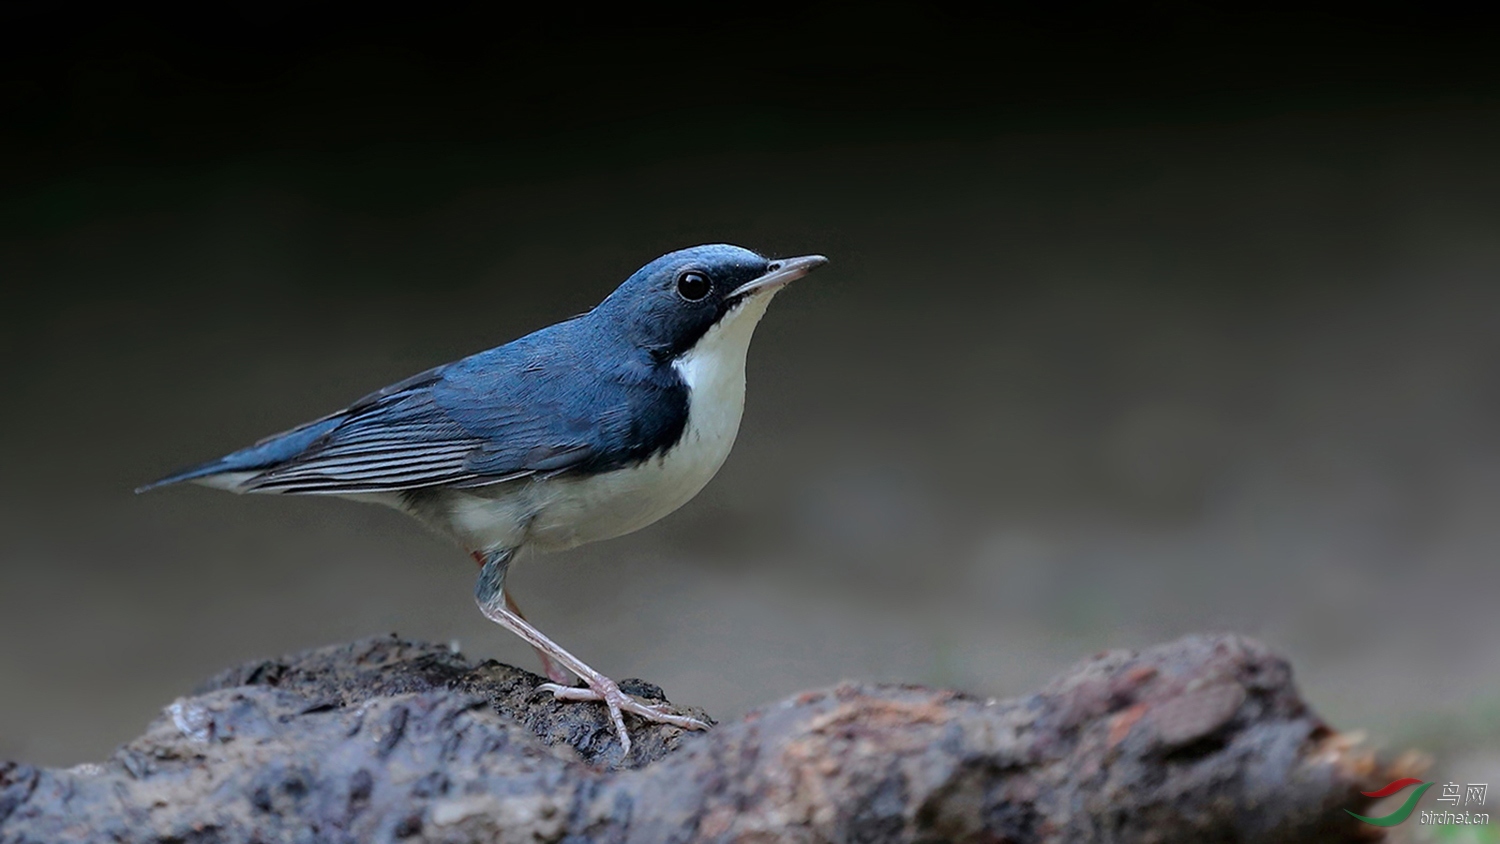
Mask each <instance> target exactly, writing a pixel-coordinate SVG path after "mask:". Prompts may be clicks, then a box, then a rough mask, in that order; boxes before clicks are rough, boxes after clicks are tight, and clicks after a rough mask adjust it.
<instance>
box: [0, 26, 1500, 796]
mask: <svg viewBox="0 0 1500 844" xmlns="http://www.w3.org/2000/svg"><path fill="white" fill-rule="evenodd" d="M0 15H3V19H0V47H3V49H4V56H3V58H0V67H3V72H4V77H3V84H0V97H3V100H0V103H3V109H4V111H3V113H4V120H3V136H0V144H3V146H0V278H3V279H4V288H3V291H4V292H3V297H4V299H3V310H0V325H3V333H0V342H3V343H4V346H3V350H4V353H5V359H6V360H7V361H8V362H9V367H8V369H9V371H10V373H11V374H10V376H9V378H8V379H7V390H6V392H7V394H8V397H7V399H6V401H5V403H4V408H5V409H4V411H3V413H0V461H3V462H0V469H3V472H0V758H19V759H24V760H27V761H34V762H42V763H47V764H71V763H76V762H80V761H84V760H87V759H97V758H101V757H102V756H104V755H106V754H107V753H108V752H109V751H110V749H111V748H112V747H113V746H114V745H116V744H117V743H119V742H121V741H123V740H125V739H126V738H129V737H130V736H132V735H134V734H135V733H137V732H138V731H139V730H140V729H141V728H142V727H143V726H144V724H145V723H146V722H147V721H148V720H149V719H151V718H152V717H153V716H154V715H155V713H157V712H158V711H159V709H160V707H161V706H163V705H164V704H166V703H167V702H169V701H170V700H171V699H172V698H173V697H174V696H175V695H177V694H181V693H183V692H185V691H186V690H187V689H189V688H190V687H191V686H192V684H193V683H194V682H195V681H196V680H197V679H199V678H201V677H203V676H206V675H207V674H209V673H212V672H214V671H215V670H218V669H220V668H222V667H225V666H228V665H230V664H232V663H235V662H237V661H240V660H245V659H250V658H254V657H261V656H267V655H272V654H276V653H279V652H285V651H289V650H294V649H300V648H306V647H311V646H316V645H321V644H326V643H331V642H335V641H339V640H341V639H347V638H350V637H355V636H362V635H368V634H372V633H382V632H386V631H392V630H394V631H399V632H400V633H401V634H403V635H408V636H413V637H418V638H423V639H431V640H438V641H448V640H458V641H459V642H460V643H461V644H462V647H463V649H464V651H465V652H466V653H467V654H469V655H471V656H479V657H491V656H493V657H496V658H499V659H502V660H506V661H511V662H516V663H517V664H520V665H523V666H527V667H531V665H532V662H531V656H530V654H529V652H528V651H527V649H526V648H525V647H524V646H523V645H522V644H521V643H520V642H519V640H515V639H514V638H513V637H511V636H509V635H508V634H505V633H504V632H503V631H500V630H498V629H496V628H494V627H493V626H492V625H490V624H488V623H487V622H486V621H484V619H483V618H481V617H480V615H479V613H478V612H477V611H476V610H475V608H474V606H473V604H472V599H471V597H470V595H471V585H472V578H473V574H474V571H473V564H472V563H471V562H470V561H469V560H468V559H467V558H466V557H465V556H464V555H463V554H462V553H461V552H460V551H458V550H457V549H455V548H451V547H448V546H447V545H445V544H444V543H443V542H442V541H441V540H439V539H437V538H435V537H432V536H430V535H428V534H426V533H424V532H423V531H422V530H421V529H420V528H419V527H418V526H417V525H416V524H415V523H413V522H410V521H408V520H406V519H405V518H404V517H402V516H400V515H398V514H396V513H393V512H388V511H385V510H382V509H377V508H369V507H360V506H358V505H354V504H350V503H347V502H341V501H332V500H320V499H306V498H285V499H283V498H274V497H263V498H262V497H255V498H243V499H242V498H235V497H232V496H228V495H225V494H222V493H218V492H213V491H209V490H203V489H198V488H184V489H170V490H165V491H162V492H160V493H156V494H152V495H149V496H142V497H135V496H132V495H131V494H130V489H131V488H132V487H133V486H135V485H136V484H138V483H140V482H143V481H145V480H149V479H151V478H153V477H156V476H157V475H159V474H161V473H163V472H165V471H167V470H169V469H172V468H175V467H177V466H179V465H181V464H185V463H190V462H195V461H197V460H200V459H205V458H208V457H212V456H215V455H218V454H220V453H223V452H225V451H228V450H230V449H233V448H235V447H238V446H240V445H243V444H245V443H247V442H249V441H251V440H254V439H256V438H258V437H260V436H262V435H264V434H267V433H270V432H274V431H278V430H281V429H283V428H286V427H288V426H290V425H292V424H295V423H297V422H300V421H303V420H305V419H308V418H312V417H315V416H318V415H321V414H323V413H325V412H328V411H330V410H333V409H336V408H337V407H339V406H340V405H342V404H344V403H345V402H347V401H349V400H351V399H353V398H355V397H357V396H359V395H361V394H363V393H364V392H366V391H368V390H371V389H373V388H376V387H379V386H381V385H383V384H385V383H387V382H390V381H393V380H396V379H398V378H401V377H403V376H405V375H408V374H410V373H412V372H415V371H418V370H420V369H423V368H426V367H428V366H431V365H433V364H436V363H440V362H442V361H446V360H449V359H452V358H455V357H458V356H461V355H463V354H466V353H468V352H472V351H476V350H478V349H482V348H486V347H489V346H493V345H497V344H499V343H501V342H504V341H506V340H509V339H511V338H514V337H516V336H518V335H520V334H523V333H525V332H527V331H530V330H533V329H535V328H538V327H540V326H542V325H545V324H547V323H550V322H554V321H556V320H558V319H561V318H564V317H567V316H569V315H572V314H574V313H578V312H580V311H582V310H585V309H587V308H588V307H590V306H591V305H592V304H593V303H594V302H596V301H597V300H598V299H599V298H601V297H602V296H603V295H604V294H606V293H607V292H608V291H609V290H610V289H612V288H613V286H614V285H615V284H616V283H618V282H619V281H620V280H621V279H623V278H624V277H625V276H626V275H627V274H629V273H630V272H631V271H633V270H634V269H635V268H636V267H637V266H638V265H640V264H641V263H643V262H645V261H646V260H649V259H650V258H652V257H654V256H656V255H657V254H659V253H661V252H664V251H667V250H669V249H673V248H678V247H682V246H686V245H690V244H694V243H700V242H706V241H729V242H733V243H738V244H741V245H744V246H749V247H752V248H756V249H759V250H762V251H766V252H769V253H774V254H778V255H790V254H799V253H803V252H810V251H817V252H823V253H825V254H827V255H829V256H831V257H832V259H833V263H832V264H831V265H830V266H829V267H828V268H826V269H825V270H823V271H820V272H819V273H818V274H817V275H815V276H812V277H810V278H808V279H807V280H806V281H805V282H802V283H799V284H798V285H796V286H795V287H794V288H792V289H791V290H789V291H788V292H787V293H786V294H784V295H783V296H781V297H779V298H778V300H777V302H776V304H775V306H774V307H773V308H772V311H771V313H770V314H769V315H768V317H767V319H766V321H765V322H764V323H763V324H762V327H761V329H760V332H759V334H758V339H757V340H756V343H755V348H754V350H753V351H752V353H751V361H750V372H749V380H750V398H749V402H748V408H747V413H746V419H745V423H744V427H743V429H742V431H741V435H740V440H739V443H738V445H737V446H736V449H735V452H734V454H733V455H732V456H731V458H730V460H729V462H728V464H727V465H726V466H725V467H724V469H723V471H722V472H721V473H720V475H719V477H718V479H717V480H715V481H714V483H712V484H711V485H710V486H709V488H708V489H707V490H706V491H705V492H704V493H703V494H702V495H700V496H699V497H698V498H697V499H696V500H695V501H693V502H692V503H691V504H689V505H688V506H687V507H685V508H684V509H683V510H682V511H680V512H679V513H677V514H675V515H673V516H672V517H670V518H668V519H667V520H665V521H663V522H662V523H660V524H659V525H656V526H654V527H652V528H649V529H647V530H645V531H642V532H641V533H639V534H636V535H633V536H630V537H627V538H622V539H619V540H616V541H613V542H609V543H605V544H600V545H595V546H590V547H586V548H583V549H579V550H578V551H575V552H572V553H569V554H566V555H560V556H556V557H543V558H538V559H535V560H533V561H531V562H530V563H528V564H527V565H525V566H523V567H522V568H521V569H520V570H519V571H518V572H517V574H516V575H515V581H514V586H515V589H516V593H517V595H518V597H519V599H520V601H521V603H522V605H523V606H525V607H526V608H527V610H528V613H529V614H530V615H531V616H532V617H533V619H534V620H535V621H537V622H538V623H539V624H541V626H542V627H543V629H545V630H547V631H548V632H549V633H551V634H552V635H553V636H554V637H555V638H556V639H558V640H559V641H561V642H563V643H564V644H565V645H566V646H569V647H570V648H571V649H572V650H574V651H575V652H576V653H578V654H579V655H581V656H582V657H584V658H585V659H587V660H588V661H590V662H591V663H592V664H593V665H595V666H596V667H598V668H600V669H601V670H603V671H605V672H606V673H608V674H610V675H612V676H615V677H628V676H642V677H646V678H649V679H651V680H653V681H656V682H659V683H661V684H662V685H663V686H664V687H665V688H666V689H667V690H668V692H669V693H670V694H671V695H672V696H673V697H674V699H678V700H681V701H684V702H691V703H696V704H702V705H704V706H706V707H707V708H708V709H709V710H710V711H711V712H713V713H715V714H716V715H717V716H720V717H730V716H733V715H736V714H738V713H740V712H742V711H744V710H746V709H747V708H749V707H751V706H754V705H756V704H758V703H761V702H765V701H769V700H772V699H775V698H777V697H778V696H781V695H785V694H787V693H789V692H792V691H794V690H798V689H802V688H805V687H809V686H817V685H822V684H827V683H831V682H833V681H835V680H837V679H840V678H844V677H853V678H860V679H871V680H892V681H910V682H919V683H935V684H943V685H952V686H958V687H961V688H965V689H969V690H972V691H975V692H979V693H983V694H999V695H1008V694H1016V693H1021V692H1024V691H1027V690H1029V689H1031V688H1033V687H1034V686H1035V685H1036V684H1038V683H1040V682H1042V681H1043V680H1044V679H1045V678H1046V677H1047V676H1049V675H1050V674H1052V673H1054V672H1056V671H1058V670H1060V669H1062V668H1064V667H1065V666H1066V665H1068V664H1069V663H1071V662H1073V661H1075V660H1077V659H1080V658H1082V657H1084V656H1087V655H1089V654H1091V653H1093V652H1096V651H1098V650H1100V649H1104V648H1109V647H1117V646H1132V647H1133V646H1143V645H1147V644H1150V643H1153V642H1157V641H1160V640H1163V639H1167V638H1171V637H1175V636H1178V635H1181V634H1183V633H1186V632H1190V631H1199V630H1222V629H1229V630H1236V631H1241V632H1245V633H1249V634H1252V635H1255V636H1258V637H1261V638H1263V639H1265V640H1266V641H1268V642H1269V643H1271V644H1272V645H1273V646H1274V647H1276V648H1278V649H1279V650H1281V651H1282V652H1284V653H1286V654H1288V655H1289V656H1290V657H1291V658H1292V659H1293V661H1294V664H1295V666H1296V668H1297V670H1298V672H1299V677H1300V680H1301V683H1302V685H1303V688H1304V690H1305V692H1306V694H1307V696H1308V698H1309V699H1310V700H1311V701H1312V703H1313V704H1314V705H1315V706H1316V707H1317V708H1318V709H1319V710H1320V711H1321V712H1322V713H1323V714H1324V715H1325V716H1327V717H1328V718H1329V719H1330V721H1331V722H1332V723H1334V724H1335V725H1336V726H1339V727H1341V728H1364V729H1367V730H1369V731H1370V732H1371V734H1372V735H1373V736H1374V737H1375V740H1376V743H1377V744H1380V745H1383V746H1389V747H1400V746H1404V745H1407V744H1412V743H1416V744H1420V745H1422V746H1425V747H1427V748H1429V749H1432V750H1434V751H1436V752H1438V753H1439V762H1438V765H1437V766H1436V767H1435V768H1434V769H1433V771H1432V775H1433V776H1434V777H1437V778H1441V779H1443V780H1444V781H1446V780H1447V779H1457V780H1465V779H1466V778H1467V780H1468V781H1490V782H1496V783H1497V785H1500V782H1497V781H1500V612H1497V611H1496V605H1497V600H1496V598H1497V596H1500V566H1496V565H1495V562H1496V551H1495V549H1496V548H1497V547H1500V544H1497V540H1500V518H1497V513H1500V234H1497V233H1500V156H1497V153H1496V150H1497V149H1500V143H1497V142H1500V51H1497V50H1495V49H1494V44H1495V43H1496V41H1495V36H1496V34H1497V31H1500V30H1497V28H1496V26H1495V23H1496V19H1495V16H1494V15H1492V14H1490V15H1487V16H1479V15H1476V14H1475V13H1463V14H1460V13H1458V12H1445V11H1443V10H1440V9H1437V8H1428V9H1426V10H1425V11H1424V12H1422V13H1420V14H1418V13H1414V12H1410V11H1407V10H1404V9H1403V8H1401V7H1398V6H1381V5H1373V6H1372V5H1367V6H1362V7H1360V9H1359V10H1358V11H1357V12H1354V11H1351V12H1348V13H1341V12H1334V11H1301V12H1296V13H1292V12H1286V11H1278V12H1270V11H1246V10H1239V11H1225V10H1223V9H1215V8H1212V7H1208V6H1203V5H1189V4H1177V5H1173V4H1156V5H1152V6H1149V7H1143V8H1139V9H1135V10H1133V11H1131V12H1129V13H1125V12H1121V11H1118V10H1117V9H1115V8H1114V7H1111V6H1106V5H1103V4H1083V5H1075V6H1071V7H1068V8H1067V9H1066V10H1061V9H1043V8H1040V7H1037V8H1033V7H1004V8H999V9H998V10H992V11H989V12H985V13H972V12H960V11H957V7H953V8H944V7H940V6H930V5H924V6H917V5H913V4H906V5H903V4H885V5H879V6H870V7H846V6H835V5H826V4H817V5H812V6H791V5H784V6H777V5H766V6H756V7H753V8H750V9H746V10H743V11H739V12H734V11H727V10H719V11H716V12H714V13H712V15H710V16H707V17H705V16H702V15H699V16H696V17H691V18H688V17H669V16H661V15H654V14H651V13H646V12H640V11H638V10H630V11H629V12H628V13H627V12H625V11H619V12H613V13H610V14H609V15H607V16H605V17H590V18H587V19H584V18H581V17H579V18H575V19H568V20H564V19H561V18H549V17H545V16H543V15H541V14H540V13H537V12H530V13H526V14H523V15H517V14H515V13H511V12H502V11H498V10H494V9H489V8H487V7H483V6H465V5H452V6H442V7H434V8H431V9H426V10H423V11H413V10H406V11H404V12H402V13H401V14H399V15H398V14H396V13H391V12H376V11H373V10H370V9H364V10H359V11H354V10H344V9H341V8H340V7H337V6H316V5H313V6H306V5H304V6H293V5H290V4H288V5H277V4H269V5H267V4H257V5H253V6H252V5H250V4H241V5H229V6H225V7H222V8H220V9H218V10H217V11H214V12H211V13H210V12H204V11H199V12H194V13H191V14H190V15H188V16H182V15H179V14H172V13H168V12H166V11H160V12H154V11H150V10H149V9H147V10H140V9H137V10H134V11H112V12H100V11H94V10H90V11H85V9H84V7H82V6H77V7H69V6H67V5H62V6H58V5H53V4H49V5H45V6H44V5H41V4H37V5H35V6H32V5H27V4H15V5H13V6H10V7H8V8H7V9H6V11H4V12H3V13H0ZM1486 777H1487V778H1488V780H1486V779H1485V778H1486Z"/></svg>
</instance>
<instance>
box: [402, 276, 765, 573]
mask: <svg viewBox="0 0 1500 844" xmlns="http://www.w3.org/2000/svg"><path fill="white" fill-rule="evenodd" d="M770 299H771V296H770V295H763V296H755V297H752V298H751V299H750V300H749V301H747V302H745V303H744V304H743V305H741V306H740V307H739V308H737V309H736V310H735V311H733V312H731V313H729V314H728V315H726V316H725V317H724V319H722V320H721V321H720V322H719V324H718V325H716V326H714V327H713V328H711V329H709V332H708V333H707V334H705V335H704V336H703V338H702V339H701V340H699V341H698V343H697V344H696V345H695V346H694V347H693V349H692V350H691V351H690V352H689V353H687V354H685V355H683V356H682V357H681V358H680V359H678V360H677V361H675V362H674V363H673V366H674V367H676V369H677V371H678V373H680V374H681V376H682V378H683V380H684V381H685V382H686V383H687V386H688V420H687V426H686V428H685V429H684V430H683V432H682V437H681V438H680V439H679V440H678V442H677V444H676V445H674V446H673V447H672V448H670V449H668V450H667V451H666V452H664V453H662V454H660V455H657V456H656V457H652V458H650V459H648V460H646V461H645V462H644V463H641V464H639V465H637V466H632V467H629V468H625V469H618V470H615V471H613V472H607V473H604V474H600V475H592V476H587V477H575V476H569V475H562V476H559V477H556V478H551V479H545V480H522V481H515V482H512V483H507V484H499V485H496V486H493V487H486V488H483V489H478V490H473V491H463V492H461V491H454V492H453V493H452V494H451V497H447V500H446V501H445V502H444V508H443V509H444V510H445V511H446V512H445V514H444V516H443V521H446V522H447V524H446V525H444V527H446V528H447V529H448V530H449V531H450V532H452V533H453V534H455V535H456V536H457V538H458V539H459V540H460V541H461V542H463V543H464V544H465V545H466V546H467V547H469V548H470V549H472V550H490V549H496V548H519V547H522V546H530V547H535V548H538V549H540V550H548V551H551V550H560V549H564V548H572V547H575V546H578V545H582V544H584V543H587V542H595V541H597V540H601V539H610V538H613V537H616V536H621V535H623V534H627V533H630V532H632V531H636V530H640V529H641V528H643V527H645V526H647V525H649V524H651V523H653V522H655V521H657V520H658V519H660V518H662V517H663V516H665V515H667V514H668V513H671V512H672V511H673V510H676V509H677V508H678V507H681V506H682V505H684V504H686V503H687V502H688V501H689V500H691V499H692V497H693V496H695V495H697V494H698V492H699V491H700V490H702V489H703V487H704V486H705V485H706V484H707V483H708V482H709V481H710V480H711V479H712V478H713V476H714V474H715V473H717V472H718V471H719V467H720V466H722V465H724V460H725V458H727V457H728V456H729V450H730V449H731V448H732V447H733V446H734V438H735V435H736V434H737V433H738V432H739V428H740V417H741V415H742V414H743V412H744V409H745V354H746V352H747V351H748V349H749V346H750V337H751V335H752V334H753V333H754V331H755V325H756V323H758V322H759V321H760V318H761V317H762V316H763V315H764V314H765V310H766V306H767V305H768V304H769V303H770ZM418 515H421V516H422V517H424V518H425V519H427V520H429V521H431V520H433V516H434V515H436V514H434V513H432V512H427V513H420V514H418Z"/></svg>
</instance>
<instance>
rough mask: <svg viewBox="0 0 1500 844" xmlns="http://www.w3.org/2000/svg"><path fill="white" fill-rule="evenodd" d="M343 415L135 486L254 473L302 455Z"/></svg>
mask: <svg viewBox="0 0 1500 844" xmlns="http://www.w3.org/2000/svg"><path fill="white" fill-rule="evenodd" d="M343 422H344V415H343V414H336V415H334V416H329V417H327V418H324V419H319V420H318V421H316V422H310V423H308V424H306V425H303V426H301V427H300V428H293V429H292V430H290V431H286V432H284V433H280V434H277V435H275V436H272V437H267V438H265V439H263V440H261V441H260V442H258V443H256V444H255V445H252V446H250V447H249V448H242V449H240V450H239V451H236V452H234V453H233V454H226V455H225V456H223V457H220V458H219V459H217V460H210V461H208V462H207V463H199V464H198V465H196V466H189V467H188V468H186V469H181V470H178V471H176V472H173V473H172V474H170V475H167V476H166V477H164V478H161V479H159V480H155V481H152V482H151V483H149V484H145V485H143V486H139V487H136V490H135V491H136V492H138V493H139V492H147V491H149V490H153V489H156V488H157V487H162V486H170V485H172V484H176V483H182V482H183V481H193V480H197V479H199V478H207V477H212V476H213V475H222V474H224V473H226V472H254V471H258V470H264V469H270V468H272V467H273V466H275V465H276V464H278V463H285V462H286V461H288V460H291V459H292V458H293V457H296V456H297V455H299V454H301V453H302V452H304V451H306V450H307V449H308V448H309V447H311V446H312V445H313V444H314V443H316V442H317V441H318V440H319V439H321V438H322V437H323V436H325V435H326V434H328V433H329V432H330V431H332V430H333V429H334V428H337V427H338V426H339V425H341V424H343Z"/></svg>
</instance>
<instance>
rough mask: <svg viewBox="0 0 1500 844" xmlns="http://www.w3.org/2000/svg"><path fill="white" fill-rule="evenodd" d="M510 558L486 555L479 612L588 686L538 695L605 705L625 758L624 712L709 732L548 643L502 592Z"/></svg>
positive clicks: (546, 686)
mask: <svg viewBox="0 0 1500 844" xmlns="http://www.w3.org/2000/svg"><path fill="white" fill-rule="evenodd" d="M510 557H511V552H508V551H506V552H492V553H490V554H488V555H487V559H486V560H485V563H484V567H483V568H481V569H480V571H479V582H478V583H476V584H475V586H474V599H475V601H476V602H477V603H478V604H479V611H480V612H482V613H484V616H485V618H488V619H489V620H490V621H493V622H495V623H496V624H498V625H500V626H501V627H504V628H505V629H506V630H509V631H510V632H512V633H514V634H516V635H517V636H520V637H521V638H522V639H523V640H525V641H526V643H527V644H528V645H531V646H532V647H533V648H535V649H536V650H537V652H538V653H544V654H546V655H547V656H548V657H551V658H552V659H555V660H556V661H557V662H558V663H560V664H561V665H562V666H563V667H564V668H566V669H567V670H569V671H571V672H573V673H574V674H577V675H578V677H579V678H580V679H582V680H583V682H584V683H585V684H587V686H588V687H587V688H578V687H576V686H563V685H560V684H558V683H543V684H541V685H540V686H537V689H538V690H539V691H548V692H551V693H552V694H553V696H554V697H556V698H557V699H559V700H575V701H589V700H597V701H600V702H602V703H603V704H604V705H605V707H606V708H608V709H609V717H610V720H611V721H612V722H613V723H614V727H615V733H616V734H618V735H619V736H620V747H621V748H622V749H623V751H624V752H625V753H626V754H629V753H630V733H629V732H627V731H626V729H625V717H624V715H622V714H621V713H623V712H629V713H631V714H633V715H638V716H640V717H641V718H644V719H646V720H647V721H655V722H657V723H660V724H669V725H671V726H674V727H679V728H681V729H684V730H706V729H708V724H706V723H704V722H703V721H699V720H698V719H697V718H689V717H687V716H686V715H678V714H677V713H675V712H671V711H669V710H668V709H666V708H665V707H662V706H652V705H649V704H644V703H641V702H640V701H638V700H636V699H635V698H633V697H631V696H629V695H627V694H625V693H624V692H622V691H620V687H619V685H618V684H617V683H615V681H614V680H611V679H609V678H608V677H606V676H604V675H603V674H600V673H599V672H598V671H595V670H594V669H592V668H590V667H589V666H588V665H586V664H584V662H583V660H581V659H579V658H578V657H576V656H573V655H572V654H570V653H568V652H567V651H565V650H563V649H562V647H561V646H560V645H558V644H557V643H556V642H554V641H552V640H551V639H548V638H547V637H546V635H545V634H543V633H542V631H540V630H538V629H536V628H535V627H533V626H532V625H531V623H530V622H528V621H527V620H526V619H524V618H522V617H521V614H520V613H518V612H516V611H515V609H514V606H515V605H514V604H513V603H512V602H510V601H508V600H506V597H505V590H504V588H503V584H504V580H505V569H506V566H507V565H509V563H510Z"/></svg>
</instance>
